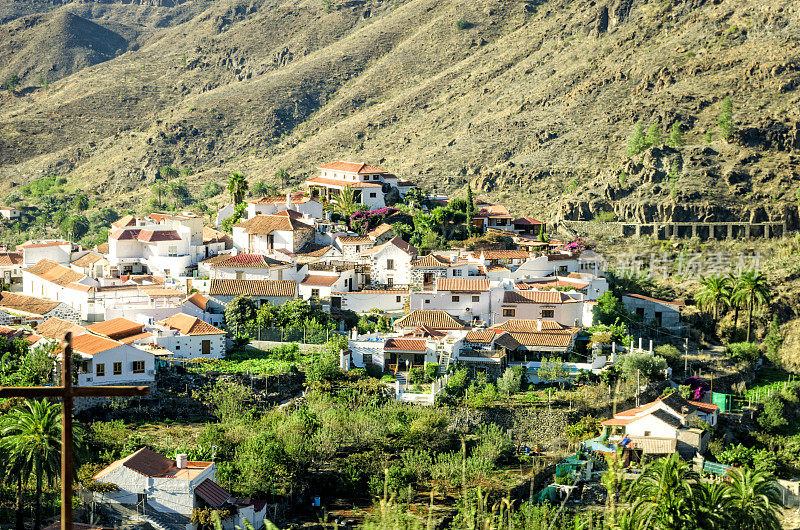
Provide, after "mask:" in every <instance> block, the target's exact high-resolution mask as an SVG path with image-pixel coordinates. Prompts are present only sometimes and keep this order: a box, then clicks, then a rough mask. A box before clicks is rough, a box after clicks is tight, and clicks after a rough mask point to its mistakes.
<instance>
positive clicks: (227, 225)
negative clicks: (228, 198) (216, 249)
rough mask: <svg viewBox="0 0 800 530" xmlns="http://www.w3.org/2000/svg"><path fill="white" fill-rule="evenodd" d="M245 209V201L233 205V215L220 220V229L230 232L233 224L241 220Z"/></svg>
mask: <svg viewBox="0 0 800 530" xmlns="http://www.w3.org/2000/svg"><path fill="white" fill-rule="evenodd" d="M245 210H247V203H244V202H240V203H239V204H237V205H236V206H234V207H233V215H231V216H230V217H228V218H227V219H224V220H223V221H222V229H223V230H224V231H225V232H232V231H233V225H235V224H236V223H238V222H239V221H241V219H242V217H243V216H244V212H245Z"/></svg>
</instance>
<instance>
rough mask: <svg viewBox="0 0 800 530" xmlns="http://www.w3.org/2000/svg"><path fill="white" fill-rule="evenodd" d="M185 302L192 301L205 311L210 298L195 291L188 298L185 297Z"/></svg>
mask: <svg viewBox="0 0 800 530" xmlns="http://www.w3.org/2000/svg"><path fill="white" fill-rule="evenodd" d="M183 302H189V303H192V304H194V305H195V306H197V307H199V308H200V309H202V310H203V311H205V310H206V307H207V305H208V298H206V297H205V296H203V295H202V294H200V293H194V294H191V295H189V296H187V297H186V298H184V300H183Z"/></svg>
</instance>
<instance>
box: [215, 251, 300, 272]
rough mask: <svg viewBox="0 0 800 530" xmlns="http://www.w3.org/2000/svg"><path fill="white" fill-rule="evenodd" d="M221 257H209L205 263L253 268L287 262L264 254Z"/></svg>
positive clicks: (264, 267)
mask: <svg viewBox="0 0 800 530" xmlns="http://www.w3.org/2000/svg"><path fill="white" fill-rule="evenodd" d="M217 258H220V259H215V258H212V259H213V261H212V259H208V260H206V261H205V262H204V263H208V264H210V265H211V266H212V267H236V268H253V269H266V268H269V267H270V266H275V265H280V266H283V265H285V263H283V262H281V261H278V260H276V259H272V258H269V257H267V256H264V255H262V254H245V253H241V254H237V255H235V256H228V255H222V257H220V256H217Z"/></svg>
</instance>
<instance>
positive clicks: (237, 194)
mask: <svg viewBox="0 0 800 530" xmlns="http://www.w3.org/2000/svg"><path fill="white" fill-rule="evenodd" d="M247 188H248V185H247V179H246V178H244V175H242V174H240V173H231V176H230V177H229V178H228V193H230V194H231V200H232V201H233V204H239V203H240V202H242V201H243V200H244V197H245V195H246V194H247Z"/></svg>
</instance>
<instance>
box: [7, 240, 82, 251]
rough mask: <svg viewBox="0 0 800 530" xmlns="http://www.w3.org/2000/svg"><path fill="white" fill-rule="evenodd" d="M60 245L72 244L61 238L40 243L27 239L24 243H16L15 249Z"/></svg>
mask: <svg viewBox="0 0 800 530" xmlns="http://www.w3.org/2000/svg"><path fill="white" fill-rule="evenodd" d="M62 245H70V246H72V243H70V242H69V241H64V240H61V239H59V240H56V241H43V242H40V243H36V242H34V241H27V242H25V243H23V244H21V245H17V250H19V249H22V248H45V247H60V246H62Z"/></svg>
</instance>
